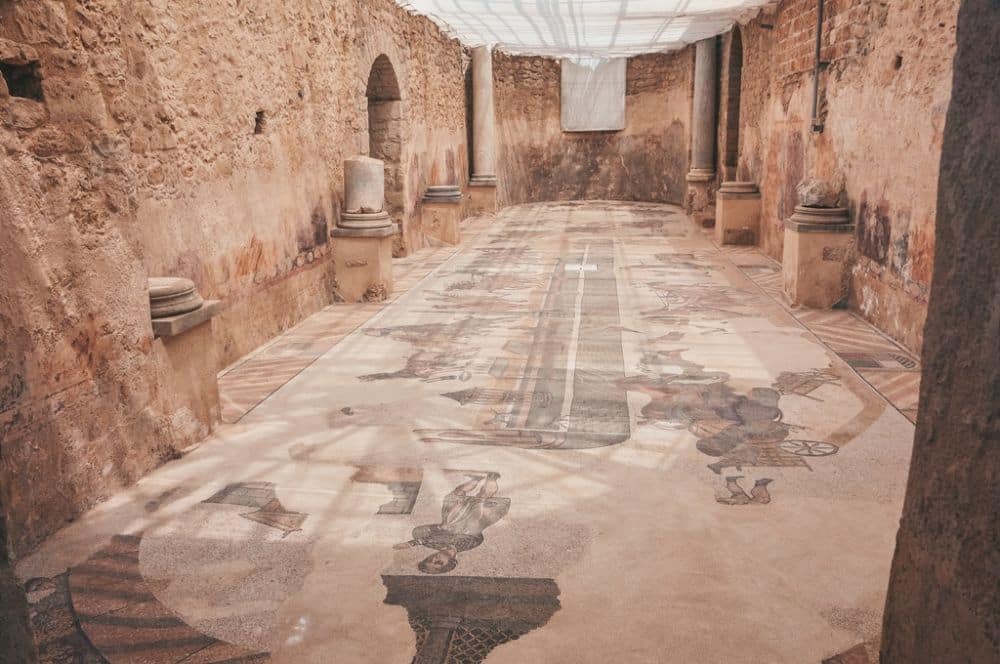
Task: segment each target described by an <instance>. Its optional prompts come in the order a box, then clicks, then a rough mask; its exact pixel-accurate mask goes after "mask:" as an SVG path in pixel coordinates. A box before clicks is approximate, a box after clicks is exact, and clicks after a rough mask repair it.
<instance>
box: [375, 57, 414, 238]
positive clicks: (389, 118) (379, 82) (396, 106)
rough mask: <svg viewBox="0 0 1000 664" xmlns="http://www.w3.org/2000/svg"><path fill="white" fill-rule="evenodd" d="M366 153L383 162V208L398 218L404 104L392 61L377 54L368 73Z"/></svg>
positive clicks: (400, 212) (402, 206) (402, 202)
mask: <svg viewBox="0 0 1000 664" xmlns="http://www.w3.org/2000/svg"><path fill="white" fill-rule="evenodd" d="M365 96H366V97H367V98H368V156H370V157H374V158H375V159H381V160H382V161H384V162H385V202H386V210H387V212H388V213H389V214H390V215H391V216H392V218H393V219H394V220H396V221H401V220H402V218H403V211H404V209H405V200H404V194H403V169H402V158H403V104H402V95H401V94H400V91H399V80H398V79H397V78H396V71H395V70H394V69H393V67H392V63H391V62H390V61H389V58H388V57H386V56H385V55H380V56H378V57H377V58H376V59H375V62H374V63H373V64H372V69H371V72H370V73H369V75H368V87H367V89H366V91H365Z"/></svg>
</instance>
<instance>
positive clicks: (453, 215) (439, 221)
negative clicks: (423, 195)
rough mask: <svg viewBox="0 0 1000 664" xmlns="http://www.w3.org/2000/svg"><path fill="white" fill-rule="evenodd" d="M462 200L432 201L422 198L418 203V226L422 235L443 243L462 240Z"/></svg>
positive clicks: (456, 242) (453, 242)
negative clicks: (419, 203) (421, 201)
mask: <svg viewBox="0 0 1000 664" xmlns="http://www.w3.org/2000/svg"><path fill="white" fill-rule="evenodd" d="M461 223H462V200H461V199H458V200H457V201H441V202H438V201H434V202H430V201H427V199H424V201H423V203H421V205H420V228H421V230H422V231H423V232H424V235H427V236H428V237H432V238H434V239H436V240H440V241H441V242H444V243H445V244H452V245H455V244H458V243H459V242H461V241H462V231H461Z"/></svg>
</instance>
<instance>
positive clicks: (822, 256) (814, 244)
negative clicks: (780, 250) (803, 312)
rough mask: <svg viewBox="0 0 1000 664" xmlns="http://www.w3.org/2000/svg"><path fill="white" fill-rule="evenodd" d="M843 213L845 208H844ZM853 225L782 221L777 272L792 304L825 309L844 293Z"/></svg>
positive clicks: (838, 300)
mask: <svg viewBox="0 0 1000 664" xmlns="http://www.w3.org/2000/svg"><path fill="white" fill-rule="evenodd" d="M845 212H846V211H845ZM853 243H854V224H851V223H816V222H810V221H798V220H796V215H792V217H791V218H790V219H787V220H785V247H784V255H783V256H782V260H781V271H782V277H783V280H784V286H785V296H786V297H787V298H788V300H789V302H791V304H793V305H798V306H806V307H812V308H815V309H829V308H831V307H833V306H834V305H836V304H837V303H839V302H840V301H841V300H843V299H844V297H846V295H847V279H846V277H847V274H846V265H847V254H848V252H849V251H850V248H851V245H852V244H853Z"/></svg>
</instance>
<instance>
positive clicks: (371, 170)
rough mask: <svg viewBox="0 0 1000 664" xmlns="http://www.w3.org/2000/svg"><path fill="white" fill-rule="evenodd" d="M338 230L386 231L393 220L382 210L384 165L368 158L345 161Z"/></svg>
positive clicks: (383, 200)
mask: <svg viewBox="0 0 1000 664" xmlns="http://www.w3.org/2000/svg"><path fill="white" fill-rule="evenodd" d="M339 225H340V227H341V228H387V227H389V226H392V219H391V218H390V217H389V213H388V212H386V211H385V163H384V162H382V160H380V159H372V158H371V157H352V158H351V159H348V160H346V161H345V162H344V212H343V214H341V216H340V224H339Z"/></svg>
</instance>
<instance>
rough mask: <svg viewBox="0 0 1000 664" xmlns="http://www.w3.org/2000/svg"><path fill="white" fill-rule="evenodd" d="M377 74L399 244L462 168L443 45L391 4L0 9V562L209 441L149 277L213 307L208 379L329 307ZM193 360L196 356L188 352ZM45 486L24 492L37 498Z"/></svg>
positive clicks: (414, 245)
mask: <svg viewBox="0 0 1000 664" xmlns="http://www.w3.org/2000/svg"><path fill="white" fill-rule="evenodd" d="M379 55H386V56H387V58H388V59H389V60H390V61H391V63H392V66H393V68H394V72H395V75H396V77H397V79H398V82H399V86H400V93H401V95H400V96H401V101H400V104H401V116H402V120H401V125H402V129H401V132H400V134H401V142H402V145H401V149H400V169H401V175H400V178H401V180H402V187H401V189H402V192H403V193H402V196H401V199H402V203H401V205H400V206H399V208H398V209H397V210H395V214H396V215H397V217H398V219H397V220H398V221H401V222H402V225H403V229H404V233H403V236H402V240H401V242H400V244H399V246H398V247H397V250H398V252H399V253H406V252H410V251H413V250H415V249H418V248H420V247H421V246H422V245H423V242H424V239H423V236H422V234H421V233H420V229H419V215H418V214H416V210H417V205H418V201H419V197H420V196H421V195H422V193H423V191H424V189H425V187H426V185H427V184H433V183H438V182H442V181H445V182H454V183H458V184H463V183H464V180H465V177H466V176H465V174H466V172H467V170H468V169H467V168H466V165H465V161H466V157H465V153H466V149H465V145H466V132H465V107H464V101H463V100H464V94H463V91H464V79H465V69H466V68H467V57H466V55H465V53H464V51H463V49H462V48H461V46H460V45H459V44H458V43H457V42H456V41H454V40H451V39H448V38H447V37H445V36H444V35H443V34H442V33H441V32H440V31H439V30H438V29H437V28H436V27H435V26H434V25H433V24H432V23H431V22H430V21H428V20H426V19H423V18H419V17H415V16H411V15H409V14H407V13H405V12H404V11H402V10H401V9H399V8H398V7H396V6H395V4H394V3H392V2H390V0H345V1H338V2H336V3H327V2H319V1H318V0H316V1H312V0H310V1H306V2H296V3H293V4H288V3H284V4H282V3H277V4H276V3H268V2H259V1H251V2H242V3H238V4H237V3H231V2H223V1H222V0H209V1H207V2H200V3H195V4H192V3H167V2H159V1H156V2H124V1H121V0H94V1H92V2H87V3H64V2H57V1H55V0H37V1H32V2H0V63H3V64H4V67H5V68H7V70H8V71H9V67H13V66H20V67H29V68H34V71H36V72H37V73H38V75H39V77H40V79H41V80H40V84H39V86H38V94H37V95H36V97H37V98H28V97H26V96H25V94H28V95H29V96H30V95H31V94H32V89H29V90H28V91H27V92H25V90H23V89H20V88H19V86H18V85H17V84H16V81H14V79H13V78H12V79H11V81H10V85H8V84H7V82H5V83H3V84H0V210H2V211H3V219H2V223H0V267H2V271H3V275H4V277H3V279H4V280H3V283H2V285H0V349H2V351H0V444H2V450H0V504H2V505H3V506H4V511H5V512H6V514H7V516H8V528H9V532H10V540H11V543H12V546H13V549H14V550H15V552H24V551H26V550H28V549H30V548H31V547H32V546H33V545H34V544H35V543H36V542H38V541H39V540H40V539H41V538H43V537H45V536H46V535H47V534H49V533H51V532H53V531H54V530H55V529H57V528H58V527H59V526H60V525H62V524H63V523H64V522H65V521H66V520H67V519H71V518H73V517H74V516H75V515H76V514H78V513H79V512H80V511H82V510H83V509H85V508H86V507H88V506H89V505H91V504H93V503H94V502H95V501H97V500H99V499H101V498H102V497H105V496H108V495H110V494H111V493H112V492H114V491H115V490H117V489H118V488H120V487H121V486H123V485H127V484H129V483H131V482H132V481H134V480H135V479H136V478H138V477H139V476H141V475H142V474H144V473H145V472H147V471H148V470H149V469H150V468H152V467H153V466H155V465H157V464H158V463H160V462H162V461H163V460H165V459H169V458H172V457H173V456H176V454H177V450H178V449H181V448H184V447H186V446H188V445H190V444H192V443H194V442H196V441H198V440H200V439H201V438H203V437H204V436H205V435H207V433H208V432H209V431H210V429H211V427H212V426H213V421H214V419H215V415H214V414H213V413H212V412H211V410H212V409H211V408H206V403H204V401H203V400H201V397H200V396H199V395H200V394H203V393H204V390H202V389H201V388H200V387H199V388H198V389H191V390H188V389H186V388H185V387H184V385H185V381H183V380H178V379H177V376H175V375H174V369H173V368H172V367H171V362H170V357H169V353H167V352H166V350H165V349H164V347H163V344H162V342H161V341H158V340H154V339H153V336H152V331H151V327H150V322H149V308H148V302H147V299H146V278H147V276H156V275H171V276H182V277H188V278H191V279H193V280H194V281H195V283H196V284H197V286H198V288H199V289H200V291H201V293H202V295H204V296H205V297H206V299H221V300H223V302H224V311H223V313H222V314H221V315H220V316H219V317H218V318H216V319H215V320H214V321H213V323H212V329H213V334H214V338H215V343H216V345H217V351H218V352H217V353H215V355H216V357H217V364H216V366H215V367H208V369H209V371H211V370H213V369H215V368H218V367H221V366H225V365H226V364H228V363H230V362H232V361H233V360H234V359H235V358H237V357H240V356H241V355H243V354H245V353H246V352H248V351H249V350H251V349H253V348H254V347H256V346H258V345H259V344H261V343H262V342H264V341H266V340H267V339H268V338H270V337H271V336H273V335H275V334H276V333H278V332H280V331H281V330H283V329H285V328H287V327H289V326H290V325H292V324H294V323H295V322H297V321H298V320H300V319H302V318H303V317H304V316H306V315H308V314H309V313H311V312H313V311H316V310H317V309H319V308H320V307H322V306H324V305H326V304H329V303H330V302H331V301H334V300H335V298H336V297H337V295H336V294H337V282H336V274H335V271H334V267H333V262H332V256H331V251H330V245H331V243H332V242H334V241H335V240H331V239H329V230H330V229H331V228H333V227H334V225H335V224H336V221H337V219H338V216H339V214H340V212H341V207H342V203H341V199H342V196H343V181H342V162H343V160H344V159H345V158H346V157H349V156H352V155H355V154H358V153H364V152H365V151H367V150H368V122H369V120H368V100H367V98H366V95H365V92H366V85H367V82H368V77H369V73H370V71H371V67H372V64H373V63H374V62H375V60H376V58H377V57H378V56H379ZM206 343H207V341H206ZM40 478H45V481H44V482H42V481H39V479H40Z"/></svg>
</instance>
